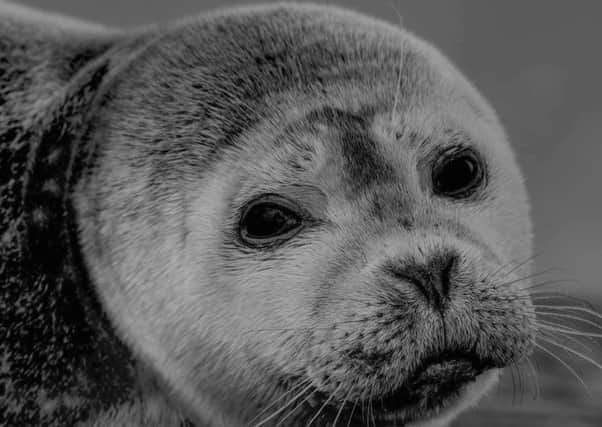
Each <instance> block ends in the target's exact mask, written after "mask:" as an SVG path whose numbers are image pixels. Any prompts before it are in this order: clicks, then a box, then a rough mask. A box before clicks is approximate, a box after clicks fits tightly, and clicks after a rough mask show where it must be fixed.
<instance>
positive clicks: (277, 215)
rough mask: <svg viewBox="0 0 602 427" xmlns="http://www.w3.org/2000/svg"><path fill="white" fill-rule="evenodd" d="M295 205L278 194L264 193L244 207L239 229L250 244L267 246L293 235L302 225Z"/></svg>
mask: <svg viewBox="0 0 602 427" xmlns="http://www.w3.org/2000/svg"><path fill="white" fill-rule="evenodd" d="M294 209H295V205H294V204H293V203H292V202H290V201H289V200H287V199H284V198H282V197H280V196H276V195H264V196H262V197H260V198H259V199H257V200H254V201H252V202H251V203H249V205H248V206H247V207H246V208H245V209H244V211H243V214H242V216H241V219H240V224H239V230H240V237H241V239H242V241H243V242H244V243H246V244H248V245H249V246H265V245H270V244H273V243H277V242H281V241H283V240H286V239H289V238H291V237H293V235H295V234H296V233H297V231H299V229H300V227H301V225H302V219H301V217H300V215H298V214H297V213H296V212H295V211H294Z"/></svg>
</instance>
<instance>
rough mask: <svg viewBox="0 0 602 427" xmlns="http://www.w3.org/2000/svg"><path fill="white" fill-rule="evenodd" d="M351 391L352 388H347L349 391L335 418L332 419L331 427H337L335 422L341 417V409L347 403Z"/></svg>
mask: <svg viewBox="0 0 602 427" xmlns="http://www.w3.org/2000/svg"><path fill="white" fill-rule="evenodd" d="M352 391H353V387H349V391H348V392H347V394H346V395H345V398H344V399H343V403H342V404H341V408H340V409H339V411H338V412H337V416H336V417H335V418H334V421H333V423H332V427H337V422H338V420H339V417H340V416H341V414H342V413H343V408H344V407H345V404H346V403H347V399H348V398H349V396H350V395H351V392H352Z"/></svg>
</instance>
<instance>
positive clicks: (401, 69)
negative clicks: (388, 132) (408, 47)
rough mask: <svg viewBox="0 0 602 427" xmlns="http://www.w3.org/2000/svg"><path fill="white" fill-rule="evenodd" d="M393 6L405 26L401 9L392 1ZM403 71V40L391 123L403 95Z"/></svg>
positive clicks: (401, 23) (400, 22)
mask: <svg viewBox="0 0 602 427" xmlns="http://www.w3.org/2000/svg"><path fill="white" fill-rule="evenodd" d="M391 6H392V7H393V9H394V10H395V12H396V13H397V17H398V18H399V26H400V27H402V26H403V19H402V18H401V13H399V10H397V8H396V7H395V5H394V4H392V3H391ZM402 71H403V42H402V49H401V51H400V52H399V72H398V74H397V86H396V88H395V98H394V100H393V109H392V110H391V124H394V122H395V112H396V111H397V104H398V102H399V97H400V96H401V75H402Z"/></svg>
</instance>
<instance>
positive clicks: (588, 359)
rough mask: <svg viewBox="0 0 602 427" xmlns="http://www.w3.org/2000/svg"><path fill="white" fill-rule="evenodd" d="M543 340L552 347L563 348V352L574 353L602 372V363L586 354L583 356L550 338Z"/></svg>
mask: <svg viewBox="0 0 602 427" xmlns="http://www.w3.org/2000/svg"><path fill="white" fill-rule="evenodd" d="M542 340H543V341H545V342H547V343H548V344H552V345H555V346H557V347H559V348H562V349H563V350H565V351H567V352H569V353H572V354H574V355H575V356H577V357H580V358H581V359H583V360H585V361H587V362H589V363H591V364H592V365H594V366H595V367H596V368H598V369H600V370H602V365H601V364H600V363H598V362H596V361H595V360H594V359H592V358H591V357H589V356H586V355H585V354H583V353H580V352H578V351H577V350H575V349H572V348H571V347H569V346H566V345H564V344H561V343H559V342H557V341H554V340H553V339H551V338H549V337H542Z"/></svg>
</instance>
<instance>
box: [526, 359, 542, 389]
mask: <svg viewBox="0 0 602 427" xmlns="http://www.w3.org/2000/svg"><path fill="white" fill-rule="evenodd" d="M526 362H527V365H528V366H529V369H530V371H531V375H532V378H533V383H534V385H535V390H534V392H535V394H534V395H533V400H537V399H538V398H539V396H540V388H539V378H538V376H537V370H536V369H535V366H534V365H533V361H532V360H531V358H530V357H527V359H526Z"/></svg>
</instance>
